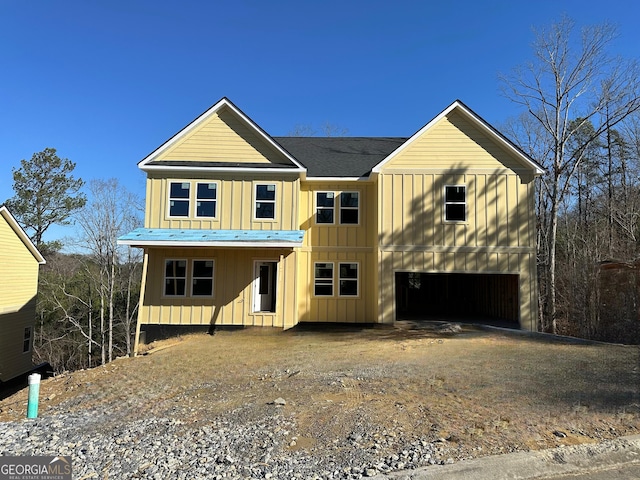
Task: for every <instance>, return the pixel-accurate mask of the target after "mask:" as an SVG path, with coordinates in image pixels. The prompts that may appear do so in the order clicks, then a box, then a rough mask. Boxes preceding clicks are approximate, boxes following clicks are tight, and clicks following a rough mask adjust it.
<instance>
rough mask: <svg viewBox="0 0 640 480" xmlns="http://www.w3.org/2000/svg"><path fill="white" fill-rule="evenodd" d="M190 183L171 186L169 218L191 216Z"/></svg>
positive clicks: (176, 183)
mask: <svg viewBox="0 0 640 480" xmlns="http://www.w3.org/2000/svg"><path fill="white" fill-rule="evenodd" d="M189 187H190V184H189V182H171V184H170V185H169V216H171V217H188V216H189Z"/></svg>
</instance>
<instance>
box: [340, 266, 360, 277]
mask: <svg viewBox="0 0 640 480" xmlns="http://www.w3.org/2000/svg"><path fill="white" fill-rule="evenodd" d="M340 278H341V279H343V278H358V264H357V263H341V264H340Z"/></svg>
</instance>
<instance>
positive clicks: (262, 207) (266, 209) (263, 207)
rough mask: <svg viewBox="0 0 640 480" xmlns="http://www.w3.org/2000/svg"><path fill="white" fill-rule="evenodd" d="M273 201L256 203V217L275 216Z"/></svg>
mask: <svg viewBox="0 0 640 480" xmlns="http://www.w3.org/2000/svg"><path fill="white" fill-rule="evenodd" d="M274 207H275V205H274V204H273V203H264V202H260V203H256V218H275V215H274V210H275V208H274Z"/></svg>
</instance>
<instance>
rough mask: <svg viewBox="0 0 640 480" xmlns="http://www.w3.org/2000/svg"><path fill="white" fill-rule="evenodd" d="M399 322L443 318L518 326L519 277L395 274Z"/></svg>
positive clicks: (459, 274)
mask: <svg viewBox="0 0 640 480" xmlns="http://www.w3.org/2000/svg"><path fill="white" fill-rule="evenodd" d="M395 280H396V318H397V319H398V320H409V319H412V320H415V319H424V320H430V319H439V320H440V319H444V320H455V321H473V322H478V323H483V322H486V323H491V322H492V321H498V322H507V323H511V324H513V326H514V327H517V326H519V300H518V275H513V274H482V273H421V272H396V275H395Z"/></svg>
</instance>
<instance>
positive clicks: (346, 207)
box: [340, 192, 360, 225]
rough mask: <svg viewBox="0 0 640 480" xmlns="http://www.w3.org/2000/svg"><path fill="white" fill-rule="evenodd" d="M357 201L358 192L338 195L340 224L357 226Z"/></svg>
mask: <svg viewBox="0 0 640 480" xmlns="http://www.w3.org/2000/svg"><path fill="white" fill-rule="evenodd" d="M359 200H360V195H359V193H358V192H342V193H341V194H340V223H342V224H356V225H357V224H358V210H359V206H360V201H359Z"/></svg>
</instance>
